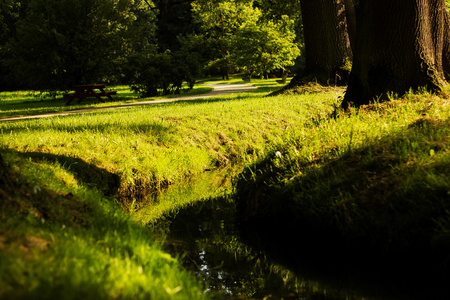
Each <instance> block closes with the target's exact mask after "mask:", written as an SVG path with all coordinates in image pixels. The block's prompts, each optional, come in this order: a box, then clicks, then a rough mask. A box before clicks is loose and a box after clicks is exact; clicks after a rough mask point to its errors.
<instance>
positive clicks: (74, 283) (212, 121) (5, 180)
mask: <svg viewBox="0 0 450 300" xmlns="http://www.w3.org/2000/svg"><path fill="white" fill-rule="evenodd" d="M255 83H256V84H257V82H255ZM264 84H266V82H264ZM271 85H272V88H270V87H267V86H266V89H274V88H276V87H277V84H276V83H275V82H274V81H273V82H272V84H271ZM261 95H263V93H261V92H256V93H254V94H253V95H252V94H251V93H245V94H239V95H235V96H226V97H221V98H211V99H208V100H201V99H200V100H192V101H182V102H177V103H172V104H158V105H154V106H147V107H139V108H127V109H122V110H117V111H107V112H94V113H86V114H84V115H72V116H67V117H55V118H49V119H40V120H28V121H22V122H16V123H3V124H1V125H0V131H1V133H2V134H1V138H0V147H1V157H2V158H3V159H4V163H2V165H1V168H0V170H1V173H0V175H1V178H0V193H1V196H2V202H1V214H0V218H1V221H0V224H1V225H0V257H1V260H2V264H1V267H0V274H1V275H0V286H1V287H2V289H1V291H0V298H27V299H28V298H80V297H83V298H85V297H88V298H99V297H100V298H146V297H151V298H155V299H172V298H173V299H177V298H180V299H202V298H204V297H206V296H205V294H203V293H202V284H201V283H199V282H196V281H195V280H194V279H193V278H192V277H191V275H190V274H189V273H187V272H186V271H184V270H182V269H181V267H180V265H179V263H178V261H177V260H176V259H174V258H172V257H170V256H169V255H167V254H165V253H164V252H163V251H161V248H160V245H159V243H158V242H157V241H156V240H155V238H154V237H153V236H152V233H151V231H149V230H148V229H147V228H146V227H145V226H143V225H146V224H148V223H152V222H155V221H156V220H158V219H159V218H161V217H163V216H164V215H166V214H168V213H170V212H171V211H173V210H177V209H180V207H182V206H184V205H186V204H188V203H190V202H194V201H197V200H199V199H194V198H196V197H194V198H193V197H180V198H177V199H168V200H164V199H162V200H159V203H158V202H156V203H152V202H151V201H149V200H148V199H149V198H148V197H147V195H148V194H151V193H154V192H158V191H159V190H165V189H167V188H169V187H171V186H176V185H178V184H182V183H184V182H186V181H187V182H190V181H193V180H194V179H195V178H197V177H199V176H203V174H208V173H210V172H211V170H216V169H217V170H221V169H226V168H228V167H231V166H239V165H242V164H244V163H246V162H247V161H250V160H252V159H253V158H254V157H257V156H259V155H261V154H263V153H264V147H265V144H266V143H267V142H268V141H273V142H275V141H279V140H281V139H282V136H283V135H284V134H285V132H286V131H287V130H288V129H289V128H291V127H293V126H295V125H296V124H297V123H298V122H299V121H300V120H301V119H302V118H304V117H305V116H304V115H303V114H296V112H299V111H301V110H302V107H303V104H302V103H300V102H297V101H293V100H292V99H291V100H288V101H285V99H281V98H280V99H279V100H277V101H273V100H272V99H270V98H261ZM327 97H330V98H335V95H334V94H330V95H328V96H327ZM312 101H314V100H313V99H312ZM316 102H317V101H316ZM317 103H318V102H317ZM204 193H205V194H206V195H205V194H203V193H202V196H199V197H208V195H213V193H214V191H211V190H208V189H207V188H206V189H205V192H204ZM150 198H151V197H150ZM146 205H147V207H146ZM144 208H146V209H144Z"/></svg>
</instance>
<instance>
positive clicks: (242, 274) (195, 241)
mask: <svg viewBox="0 0 450 300" xmlns="http://www.w3.org/2000/svg"><path fill="white" fill-rule="evenodd" d="M207 176H214V175H213V174H210V175H207ZM217 182H222V184H221V186H217ZM209 183H212V184H211V186H210V185H209ZM223 184H224V182H223V181H220V180H211V178H209V179H208V177H206V178H203V179H202V180H200V182H196V183H191V184H188V185H186V186H184V187H174V188H173V189H172V190H171V191H170V192H168V193H164V194H162V195H161V196H160V198H161V199H159V201H170V198H171V197H179V196H180V195H181V196H182V197H189V195H192V197H194V198H197V199H196V200H197V201H194V199H192V200H191V201H190V202H192V203H193V204H190V205H187V206H186V207H185V208H184V209H182V210H180V211H178V212H177V213H174V214H172V215H171V216H167V217H165V218H163V219H162V220H161V221H159V222H158V224H157V225H154V229H155V232H159V234H161V236H164V240H165V242H164V250H165V251H167V252H169V253H171V254H172V255H173V256H177V257H180V260H181V261H182V262H183V265H184V267H185V268H186V269H188V270H191V271H192V272H193V273H194V274H195V275H196V276H197V279H199V280H200V281H202V282H204V284H205V293H208V294H210V296H211V298H213V299H311V300H316V299H317V300H319V299H328V300H341V299H342V300H402V299H441V298H435V297H434V296H431V294H432V293H428V292H427V291H426V290H427V288H425V289H423V290H425V292H420V293H419V292H417V293H415V292H414V290H415V289H416V288H417V286H410V287H409V288H407V289H409V290H407V291H405V290H404V287H405V285H406V286H407V287H408V283H406V284H405V282H403V279H402V278H394V279H389V280H386V281H387V284H386V281H385V280H382V281H383V282H382V284H379V283H378V282H373V281H371V280H368V281H364V280H361V279H362V277H363V276H358V274H356V276H355V275H354V274H353V277H352V276H350V277H348V276H346V275H345V276H344V275H343V274H346V270H345V265H344V267H342V265H340V268H341V269H340V270H335V271H336V272H334V271H333V270H332V268H330V266H328V265H325V264H327V262H326V261H325V262H324V261H322V259H321V258H320V257H313V256H311V257H305V258H304V259H303V260H304V261H307V262H308V264H306V267H303V268H302V267H298V266H292V265H290V264H289V262H288V261H285V260H283V259H280V256H278V257H276V256H273V255H272V254H271V253H269V251H266V250H265V249H262V248H259V247H257V246H256V247H255V244H254V243H249V242H248V241H247V240H246V239H244V238H243V237H242V235H241V233H240V231H239V230H238V229H237V226H236V220H235V206H234V202H233V199H230V197H229V196H227V195H229V194H230V193H229V192H228V193H227V192H223V191H224V190H226V189H227V188H224V186H223ZM225 185H226V186H228V189H229V185H230V183H229V182H227V183H225ZM197 189H198V190H201V191H203V193H205V191H209V193H208V192H206V196H205V197H204V198H199V193H198V192H196V190H197ZM218 189H220V190H222V192H221V193H219V194H220V195H218V194H217V193H216V192H215V191H217V190H218ZM260 238H261V237H260ZM263 238H264V237H263ZM299 242H300V243H302V241H299ZM289 244H291V245H293V246H295V247H299V244H297V245H295V241H292V242H290V243H289V242H288V243H286V244H285V245H289ZM252 245H253V246H252ZM282 247H283V246H281V247H280V248H281V249H279V250H281V251H278V252H279V253H283V249H282ZM299 255H301V254H299ZM281 257H282V255H281ZM366 271H367V270H365V271H363V272H362V273H366ZM384 273H385V274H386V275H387V274H389V273H390V270H385V271H384ZM360 277H361V278H360ZM381 277H384V274H383V273H382V274H381ZM386 277H387V278H388V277H389V276H386ZM400 285H401V286H402V289H398V288H397V287H398V286H400ZM422 288H423V287H422ZM424 294H425V295H429V296H431V297H425V298H424V297H423V296H424Z"/></svg>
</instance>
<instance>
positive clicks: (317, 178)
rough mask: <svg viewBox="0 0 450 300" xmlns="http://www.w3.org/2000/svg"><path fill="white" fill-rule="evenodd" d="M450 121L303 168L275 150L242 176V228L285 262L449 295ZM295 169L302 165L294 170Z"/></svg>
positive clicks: (425, 124) (417, 125) (422, 123)
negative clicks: (281, 160) (449, 137)
mask: <svg viewBox="0 0 450 300" xmlns="http://www.w3.org/2000/svg"><path fill="white" fill-rule="evenodd" d="M449 128H450V120H437V119H431V118H423V119H419V120H418V121H415V122H413V123H411V124H410V125H409V127H407V128H405V129H404V130H403V131H401V132H398V133H395V134H392V135H390V136H385V137H383V138H382V139H381V140H378V141H375V142H371V143H367V144H366V145H364V146H362V147H359V148H355V149H348V150H347V151H346V152H344V154H342V155H339V156H337V157H331V158H322V159H319V160H316V161H313V162H307V161H304V162H302V161H299V162H295V163H297V164H298V166H299V167H292V166H291V165H290V164H291V161H286V162H284V164H283V163H281V164H280V162H279V160H278V159H277V158H276V156H275V155H274V153H269V154H268V156H267V158H266V159H265V160H263V161H261V162H259V163H258V164H256V165H254V166H252V167H251V168H248V169H247V170H246V171H245V172H244V173H243V174H242V175H241V178H240V180H239V181H237V184H236V191H237V200H236V203H237V208H238V214H239V217H238V220H240V223H241V226H240V227H241V229H242V231H243V232H244V233H245V236H246V238H247V240H248V241H249V242H250V243H252V244H256V245H258V247H261V248H264V249H267V251H269V252H270V253H272V255H273V256H275V257H277V259H279V260H281V261H283V262H284V263H286V264H290V265H296V266H298V267H299V268H304V266H305V265H306V266H307V267H308V268H309V269H314V268H320V269H322V271H325V273H327V272H333V270H340V271H342V272H343V274H342V277H341V278H345V276H346V275H347V274H345V273H347V272H348V273H353V274H357V275H358V276H359V277H360V278H361V279H363V280H367V281H369V282H370V281H371V280H374V277H377V278H378V279H382V283H383V284H385V285H387V286H389V285H390V286H391V287H393V288H394V289H397V288H398V289H406V290H408V291H409V292H411V293H412V294H415V296H418V295H421V296H422V298H421V297H418V298H421V299H424V298H429V297H427V296H430V295H432V294H433V295H435V297H433V296H431V298H429V299H444V297H442V296H443V295H445V296H448V294H449V291H448V290H447V287H446V285H445V282H447V280H448V279H449V278H450V264H449V262H450V255H449V253H450V234H449V232H450V218H449V217H450V214H449V211H450V192H449V184H448V183H449V178H450V177H449V174H450V157H449V155H448V152H447V151H445V149H448V147H449V139H448V136H449ZM292 169H295V170H301V172H300V171H298V173H299V175H298V176H296V177H292V173H289V172H290V171H289V170H292ZM286 170H288V171H286ZM255 174H256V175H255ZM313 257H314V258H315V260H314V261H315V262H316V261H317V260H318V261H319V262H320V264H316V265H314V264H311V261H312V259H311V258H313ZM412 286H414V287H415V288H414V289H412V288H411V287H412ZM419 286H420V287H421V288H423V289H421V290H420V291H419V290H418V289H417V288H416V287H419ZM421 293H422V294H421ZM406 299H413V298H406ZM414 299H415V298H414ZM445 299H447V298H445Z"/></svg>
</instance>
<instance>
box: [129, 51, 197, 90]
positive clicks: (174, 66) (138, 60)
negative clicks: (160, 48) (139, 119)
mask: <svg viewBox="0 0 450 300" xmlns="http://www.w3.org/2000/svg"><path fill="white" fill-rule="evenodd" d="M198 61H199V60H198V57H197V55H196V54H195V53H186V52H183V51H177V52H174V53H171V52H170V51H169V50H168V51H166V52H164V53H158V54H151V55H146V56H139V57H134V59H133V60H132V61H131V64H130V70H132V71H131V73H132V75H131V85H132V89H133V90H134V91H136V92H138V93H140V94H141V96H143V97H151V96H160V95H169V94H179V93H181V91H182V90H183V89H182V86H183V82H187V83H188V85H189V89H192V88H193V86H194V83H195V78H196V77H197V76H198V75H199V74H200V63H199V62H198Z"/></svg>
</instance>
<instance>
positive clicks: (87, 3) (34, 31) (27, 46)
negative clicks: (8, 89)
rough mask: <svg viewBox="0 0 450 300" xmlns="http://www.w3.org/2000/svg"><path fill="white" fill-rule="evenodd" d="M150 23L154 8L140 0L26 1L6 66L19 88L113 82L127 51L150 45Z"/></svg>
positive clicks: (45, 87) (62, 87) (130, 51)
mask: <svg viewBox="0 0 450 300" xmlns="http://www.w3.org/2000/svg"><path fill="white" fill-rule="evenodd" d="M154 23H155V14H154V12H153V11H152V10H151V9H150V8H149V7H148V5H147V4H146V3H144V2H143V1H140V0H136V1H133V0H119V1H113V0H34V1H30V3H29V5H28V6H27V7H26V10H25V11H24V12H23V15H21V16H20V21H19V22H18V23H17V37H16V38H15V40H14V42H13V43H12V47H13V48H14V57H13V58H12V59H11V60H10V62H9V65H10V67H11V69H13V70H14V79H15V80H16V82H18V84H19V85H20V87H21V88H31V89H70V88H71V87H72V86H73V85H75V84H82V83H91V82H96V81H102V82H117V81H118V80H119V79H120V76H121V73H122V69H123V67H124V64H126V60H127V59H126V57H127V56H128V55H130V54H131V53H132V52H133V51H138V50H142V49H144V48H148V47H150V48H151V47H154V45H153V44H154V42H152V37H153V36H154V30H155V26H154Z"/></svg>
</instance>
